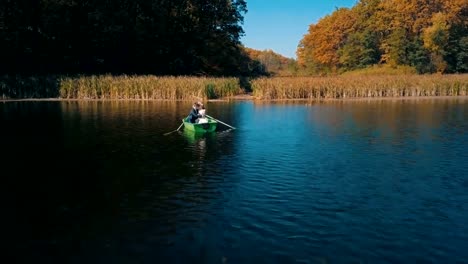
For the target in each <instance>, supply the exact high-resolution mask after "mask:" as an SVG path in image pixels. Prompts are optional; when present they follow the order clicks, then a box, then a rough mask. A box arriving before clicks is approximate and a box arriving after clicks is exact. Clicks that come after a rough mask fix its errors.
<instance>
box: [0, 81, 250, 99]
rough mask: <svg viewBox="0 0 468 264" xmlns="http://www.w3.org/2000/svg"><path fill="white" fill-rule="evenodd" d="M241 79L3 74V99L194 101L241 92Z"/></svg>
mask: <svg viewBox="0 0 468 264" xmlns="http://www.w3.org/2000/svg"><path fill="white" fill-rule="evenodd" d="M241 92H242V90H241V88H240V85H239V81H238V79H237V78H203V77H156V76H126V75H122V76H111V75H99V76H78V77H63V76H43V77H41V76H39V77H38V76H33V77H22V76H3V77H0V98H3V99H14V98H62V99H140V100H193V99H194V98H204V99H213V98H221V97H229V96H233V95H236V94H239V93H241Z"/></svg>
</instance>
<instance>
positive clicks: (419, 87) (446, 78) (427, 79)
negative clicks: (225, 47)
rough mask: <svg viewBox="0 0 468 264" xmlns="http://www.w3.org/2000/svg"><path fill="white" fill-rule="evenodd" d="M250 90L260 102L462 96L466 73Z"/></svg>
mask: <svg viewBox="0 0 468 264" xmlns="http://www.w3.org/2000/svg"><path fill="white" fill-rule="evenodd" d="M252 90H253V96H254V97H255V98H256V99H261V100H277V99H279V100H281V99H345V98H369V97H419V96H466V95H468V74H457V75H384V76H335V77H275V78H259V79H256V80H253V81H252Z"/></svg>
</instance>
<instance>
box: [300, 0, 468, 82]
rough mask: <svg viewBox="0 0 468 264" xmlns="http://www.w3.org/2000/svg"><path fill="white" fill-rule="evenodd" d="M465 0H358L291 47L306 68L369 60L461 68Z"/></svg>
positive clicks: (345, 66)
mask: <svg viewBox="0 0 468 264" xmlns="http://www.w3.org/2000/svg"><path fill="white" fill-rule="evenodd" d="M467 14H468V1H466V0H453V1H452V0H360V1H359V2H358V3H357V4H356V5H355V6H354V7H353V8H351V9H338V10H336V11H335V12H334V13H332V14H331V15H328V16H326V17H324V18H322V19H321V20H319V22H318V23H317V24H312V25H310V27H309V32H308V34H306V35H305V36H304V38H303V39H302V40H301V42H300V44H299V48H298V51H297V54H298V59H299V61H300V63H301V64H302V65H304V66H305V67H308V68H310V69H311V70H310V71H311V72H317V70H318V71H321V72H324V71H327V69H330V68H331V69H340V70H353V69H357V68H364V67H367V66H370V65H373V64H385V65H389V66H391V67H396V66H399V65H407V66H412V67H414V68H415V69H416V70H417V71H418V72H420V73H425V72H441V73H443V72H466V71H467V68H468V66H467V62H466V61H467V37H468V26H467V23H468V22H467V21H468V16H467Z"/></svg>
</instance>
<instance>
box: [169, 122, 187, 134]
mask: <svg viewBox="0 0 468 264" xmlns="http://www.w3.org/2000/svg"><path fill="white" fill-rule="evenodd" d="M183 125H184V122H182V124H180V126H179V127H178V128H177V129H176V130H174V131H171V132H167V133H166V134H164V136H167V135H169V134H172V133H174V132H177V131H179V129H180V128H181V127H182V126H183Z"/></svg>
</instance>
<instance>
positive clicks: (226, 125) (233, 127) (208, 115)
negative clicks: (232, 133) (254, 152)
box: [205, 115, 236, 129]
mask: <svg viewBox="0 0 468 264" xmlns="http://www.w3.org/2000/svg"><path fill="white" fill-rule="evenodd" d="M205 116H207V117H209V118H211V119H213V120H216V121H218V122H219V123H221V124H223V125H225V126H228V127H230V128H232V129H236V128H235V127H233V126H230V125H228V124H226V123H224V122H223V121H221V120H218V119H216V118H214V117H212V116H209V115H205Z"/></svg>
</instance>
